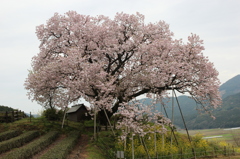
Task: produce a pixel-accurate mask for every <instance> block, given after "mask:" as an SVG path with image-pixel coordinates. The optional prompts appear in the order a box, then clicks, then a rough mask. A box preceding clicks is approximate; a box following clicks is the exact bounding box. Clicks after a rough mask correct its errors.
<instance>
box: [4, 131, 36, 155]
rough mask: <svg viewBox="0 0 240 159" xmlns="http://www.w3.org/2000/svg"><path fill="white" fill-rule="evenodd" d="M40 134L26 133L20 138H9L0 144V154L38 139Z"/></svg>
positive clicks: (34, 132)
mask: <svg viewBox="0 0 240 159" xmlns="http://www.w3.org/2000/svg"><path fill="white" fill-rule="evenodd" d="M39 135H40V134H39V132H38V131H28V132H25V133H23V134H22V135H20V136H17V137H14V138H11V139H9V140H6V141H3V142H1V143H0V154H1V153H3V152H6V151H9V150H11V149H13V148H17V147H20V146H22V145H24V144H26V143H28V142H30V141H31V140H33V139H34V138H36V137H38V136H39Z"/></svg>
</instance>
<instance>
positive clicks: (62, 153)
mask: <svg viewBox="0 0 240 159" xmlns="http://www.w3.org/2000/svg"><path fill="white" fill-rule="evenodd" d="M79 136H80V132H79V131H72V132H70V133H69V134H68V136H67V137H66V138H64V139H63V140H62V141H60V142H59V143H58V144H57V145H55V146H54V147H53V148H52V149H50V150H49V151H48V152H47V153H45V154H44V155H42V156H41V159H53V158H57V159H64V158H66V157H67V155H68V154H69V152H70V151H71V150H72V148H73V147H74V146H75V144H76V142H77V140H78V138H79Z"/></svg>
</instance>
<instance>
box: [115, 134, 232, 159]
mask: <svg viewBox="0 0 240 159" xmlns="http://www.w3.org/2000/svg"><path fill="white" fill-rule="evenodd" d="M202 137H203V136H202V135H201V134H196V135H195V136H191V143H190V142H189V140H188V137H187V135H185V134H180V133H177V132H176V138H177V140H178V144H177V143H176V141H175V140H174V138H172V142H171V132H168V133H167V134H158V133H157V134H156V136H155V134H154V133H149V134H147V135H145V136H144V137H141V136H139V135H134V137H133V139H134V140H133V145H134V156H135V158H147V156H148V155H149V156H150V158H154V157H156V156H158V157H159V158H161V157H163V158H192V157H193V156H194V155H193V154H194V153H195V154H196V156H207V155H210V154H212V152H213V151H216V152H215V153H218V154H223V153H224V152H223V151H224V148H226V149H230V148H232V146H231V145H230V144H227V143H226V142H222V141H221V142H217V141H216V142H208V141H207V140H204V139H202ZM155 138H156V140H154V139H155ZM124 142H125V141H122V140H119V142H118V144H117V145H116V147H117V150H119V151H120V150H122V151H123V150H125V151H124V152H125V157H126V158H131V157H132V135H129V136H128V137H127V139H126V143H124ZM124 145H125V146H124ZM155 145H156V151H155Z"/></svg>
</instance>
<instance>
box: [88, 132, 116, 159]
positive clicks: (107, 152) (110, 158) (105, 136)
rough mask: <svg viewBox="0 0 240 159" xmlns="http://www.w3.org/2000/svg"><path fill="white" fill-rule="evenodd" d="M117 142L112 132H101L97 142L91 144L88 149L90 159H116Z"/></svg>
mask: <svg viewBox="0 0 240 159" xmlns="http://www.w3.org/2000/svg"><path fill="white" fill-rule="evenodd" d="M116 142H117V140H116V137H114V136H113V134H112V132H111V131H100V132H99V133H98V138H97V140H96V141H93V142H92V143H90V144H89V147H88V149H87V151H88V155H89V159H95V158H97V159H105V158H107V159H115V158H116V155H115V152H116Z"/></svg>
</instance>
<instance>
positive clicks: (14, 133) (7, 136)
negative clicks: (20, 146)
mask: <svg viewBox="0 0 240 159" xmlns="http://www.w3.org/2000/svg"><path fill="white" fill-rule="evenodd" d="M20 134H21V131H18V130H9V131H6V132H3V133H0V142H1V141H5V140H8V139H11V138H13V137H16V136H18V135H20Z"/></svg>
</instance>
